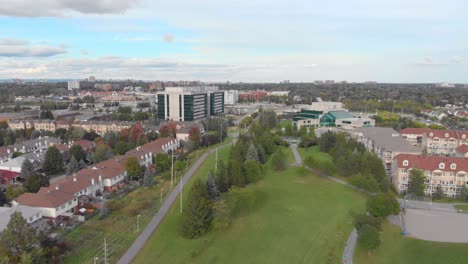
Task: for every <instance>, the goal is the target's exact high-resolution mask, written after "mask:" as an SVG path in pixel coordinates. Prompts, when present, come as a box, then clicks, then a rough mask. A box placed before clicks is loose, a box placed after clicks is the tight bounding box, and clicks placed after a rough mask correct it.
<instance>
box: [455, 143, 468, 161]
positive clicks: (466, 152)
mask: <svg viewBox="0 0 468 264" xmlns="http://www.w3.org/2000/svg"><path fill="white" fill-rule="evenodd" d="M455 156H456V157H465V158H468V144H463V145H460V146H459V147H458V148H457V149H456V150H455Z"/></svg>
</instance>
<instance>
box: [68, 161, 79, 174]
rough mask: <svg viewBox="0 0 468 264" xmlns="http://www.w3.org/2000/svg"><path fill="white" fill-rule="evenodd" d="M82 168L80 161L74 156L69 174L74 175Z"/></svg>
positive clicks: (70, 163)
mask: <svg viewBox="0 0 468 264" xmlns="http://www.w3.org/2000/svg"><path fill="white" fill-rule="evenodd" d="M79 169H80V163H79V162H78V161H77V160H76V159H75V157H72V158H71V160H70V162H69V163H68V167H67V175H72V174H73V173H75V172H77V171H78V170H79Z"/></svg>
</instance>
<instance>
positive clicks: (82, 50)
mask: <svg viewBox="0 0 468 264" xmlns="http://www.w3.org/2000/svg"><path fill="white" fill-rule="evenodd" d="M80 53H81V55H85V56H86V55H88V54H89V52H88V50H86V49H81V50H80Z"/></svg>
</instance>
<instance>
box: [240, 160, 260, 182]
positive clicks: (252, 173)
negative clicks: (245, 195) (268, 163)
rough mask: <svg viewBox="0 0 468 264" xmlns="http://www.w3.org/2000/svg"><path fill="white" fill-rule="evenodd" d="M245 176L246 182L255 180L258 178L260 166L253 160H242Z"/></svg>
mask: <svg viewBox="0 0 468 264" xmlns="http://www.w3.org/2000/svg"><path fill="white" fill-rule="evenodd" d="M244 170H245V177H246V178H247V182H248V183H252V182H257V181H258V180H260V177H261V175H260V168H259V166H258V164H257V163H256V162H255V161H253V160H246V161H245V162H244Z"/></svg>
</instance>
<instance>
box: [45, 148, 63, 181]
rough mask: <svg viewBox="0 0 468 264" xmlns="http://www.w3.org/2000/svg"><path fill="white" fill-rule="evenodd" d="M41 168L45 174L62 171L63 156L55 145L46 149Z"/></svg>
mask: <svg viewBox="0 0 468 264" xmlns="http://www.w3.org/2000/svg"><path fill="white" fill-rule="evenodd" d="M42 170H43V171H44V172H45V173H46V174H47V175H54V174H57V173H60V172H62V171H63V157H62V154H60V151H59V150H58V149H57V148H56V147H53V146H52V147H49V148H48V149H47V152H46V155H45V159H44V163H43V164H42Z"/></svg>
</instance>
